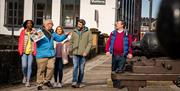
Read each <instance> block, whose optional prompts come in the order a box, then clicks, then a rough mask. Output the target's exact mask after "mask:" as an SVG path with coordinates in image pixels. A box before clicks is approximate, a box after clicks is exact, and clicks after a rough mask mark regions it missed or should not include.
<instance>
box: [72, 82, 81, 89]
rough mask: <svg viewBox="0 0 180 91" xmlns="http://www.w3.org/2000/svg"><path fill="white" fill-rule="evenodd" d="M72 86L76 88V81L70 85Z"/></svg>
mask: <svg viewBox="0 0 180 91" xmlns="http://www.w3.org/2000/svg"><path fill="white" fill-rule="evenodd" d="M71 86H72V87H73V88H78V87H79V86H78V84H77V83H76V82H73V83H72V85H71Z"/></svg>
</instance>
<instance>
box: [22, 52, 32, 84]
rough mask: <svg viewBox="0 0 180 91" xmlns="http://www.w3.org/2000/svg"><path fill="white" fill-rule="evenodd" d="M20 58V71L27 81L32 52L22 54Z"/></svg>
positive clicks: (29, 75) (30, 69) (30, 68)
mask: <svg viewBox="0 0 180 91" xmlns="http://www.w3.org/2000/svg"><path fill="white" fill-rule="evenodd" d="M21 60H22V72H23V75H24V77H26V78H27V82H29V80H30V77H31V73H32V61H33V55H32V54H23V55H22V57H21Z"/></svg>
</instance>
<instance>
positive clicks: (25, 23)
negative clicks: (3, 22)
mask: <svg viewBox="0 0 180 91" xmlns="http://www.w3.org/2000/svg"><path fill="white" fill-rule="evenodd" d="M28 21H30V22H31V23H32V27H34V22H33V21H32V20H26V21H25V22H24V23H23V27H24V29H26V28H27V27H26V25H27V23H28Z"/></svg>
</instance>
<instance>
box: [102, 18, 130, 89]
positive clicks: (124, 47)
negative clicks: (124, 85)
mask: <svg viewBox="0 0 180 91" xmlns="http://www.w3.org/2000/svg"><path fill="white" fill-rule="evenodd" d="M124 27H125V22H124V21H122V20H121V21H117V22H116V24H115V28H116V29H115V30H114V31H113V32H111V34H110V36H109V38H108V40H107V43H106V49H105V51H106V55H107V56H109V55H110V54H112V71H115V72H116V73H122V72H123V71H124V65H125V63H126V58H132V57H133V56H132V48H131V43H132V38H131V36H130V35H129V34H128V32H127V30H126V29H124ZM112 81H113V87H115V88H119V87H120V81H118V80H112Z"/></svg>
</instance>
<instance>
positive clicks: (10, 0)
mask: <svg viewBox="0 0 180 91" xmlns="http://www.w3.org/2000/svg"><path fill="white" fill-rule="evenodd" d="M10 3H12V6H11V7H12V9H10V8H9V7H10V5H9V4H10ZM15 3H16V4H17V6H16V7H17V8H16V9H15V7H14V5H15ZM20 4H22V7H20ZM21 8H22V9H21ZM10 11H11V12H12V15H10ZM13 13H14V14H13ZM21 13H22V14H21ZM13 15H14V16H13ZM15 15H16V16H15ZM19 15H22V16H21V17H19ZM23 16H24V0H5V13H4V26H5V27H21V26H22V23H23ZM10 18H12V19H11V23H9V19H10ZM13 18H14V20H13ZM13 21H14V24H13ZM15 21H16V23H15ZM19 21H20V23H19Z"/></svg>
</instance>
